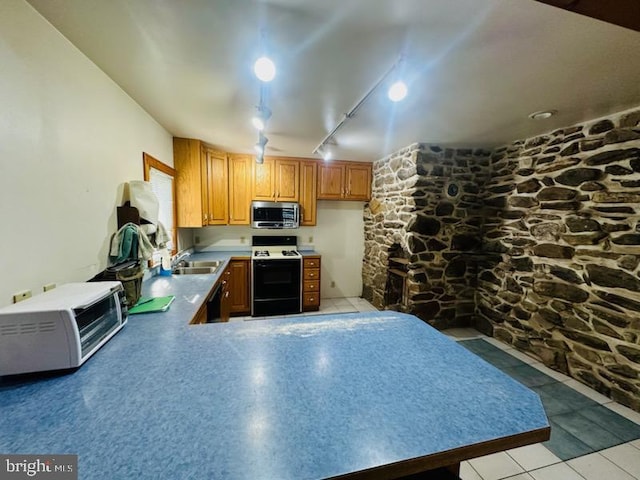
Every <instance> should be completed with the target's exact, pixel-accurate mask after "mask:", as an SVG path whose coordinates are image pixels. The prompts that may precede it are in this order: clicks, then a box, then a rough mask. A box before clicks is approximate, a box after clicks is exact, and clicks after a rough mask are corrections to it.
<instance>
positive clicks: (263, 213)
mask: <svg viewBox="0 0 640 480" xmlns="http://www.w3.org/2000/svg"><path fill="white" fill-rule="evenodd" d="M299 226H300V205H298V204H297V203H292V202H256V201H253V202H251V228H277V229H279V228H298V227H299Z"/></svg>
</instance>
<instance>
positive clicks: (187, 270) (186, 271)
mask: <svg viewBox="0 0 640 480" xmlns="http://www.w3.org/2000/svg"><path fill="white" fill-rule="evenodd" d="M210 263H213V262H210ZM219 266H220V264H218V266H215V267H214V266H210V267H205V266H199V267H176V268H174V269H173V274H174V275H194V274H202V273H215V272H216V270H218V267H219Z"/></svg>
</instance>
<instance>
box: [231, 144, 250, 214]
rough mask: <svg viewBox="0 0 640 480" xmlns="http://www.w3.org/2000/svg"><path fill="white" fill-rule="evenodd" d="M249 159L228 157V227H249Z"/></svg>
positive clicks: (245, 156)
mask: <svg viewBox="0 0 640 480" xmlns="http://www.w3.org/2000/svg"><path fill="white" fill-rule="evenodd" d="M250 205H251V157H250V156H249V155H229V225H249V217H250V215H249V213H250V212H249V206H250Z"/></svg>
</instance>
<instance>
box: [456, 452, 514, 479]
mask: <svg viewBox="0 0 640 480" xmlns="http://www.w3.org/2000/svg"><path fill="white" fill-rule="evenodd" d="M469 463H470V464H471V466H472V467H473V469H474V470H475V471H476V472H478V473H479V474H480V476H481V477H482V478H483V479H484V480H499V479H502V478H507V477H510V476H513V475H517V474H519V473H524V469H523V468H522V467H521V466H520V465H518V464H517V463H516V462H515V461H514V460H513V459H512V458H511V457H510V456H509V455H507V454H506V453H505V452H499V453H494V454H492V455H486V456H484V457H479V458H474V459H473V460H469Z"/></svg>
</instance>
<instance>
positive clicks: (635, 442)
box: [631, 440, 640, 449]
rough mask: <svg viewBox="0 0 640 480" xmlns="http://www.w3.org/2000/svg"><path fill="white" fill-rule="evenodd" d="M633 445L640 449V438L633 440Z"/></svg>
mask: <svg viewBox="0 0 640 480" xmlns="http://www.w3.org/2000/svg"><path fill="white" fill-rule="evenodd" d="M631 445H633V446H634V447H636V448H637V449H640V440H634V441H633V442H631Z"/></svg>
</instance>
